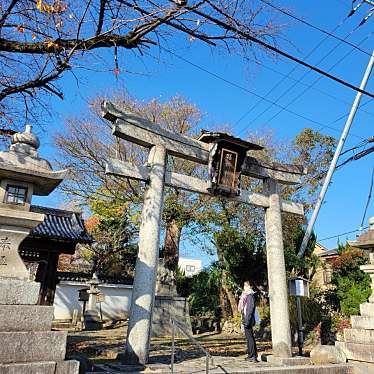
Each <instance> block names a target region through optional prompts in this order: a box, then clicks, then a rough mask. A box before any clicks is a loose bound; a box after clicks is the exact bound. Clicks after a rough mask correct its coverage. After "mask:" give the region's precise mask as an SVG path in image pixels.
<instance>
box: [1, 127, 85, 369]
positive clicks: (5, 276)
mask: <svg viewBox="0 0 374 374" xmlns="http://www.w3.org/2000/svg"><path fill="white" fill-rule="evenodd" d="M39 145H40V143H39V139H38V138H37V136H36V135H34V134H33V133H32V131H31V126H27V127H26V130H25V131H24V132H21V133H16V134H14V135H13V136H12V140H11V146H10V148H9V150H8V151H6V152H0V342H1V345H0V372H1V373H64V374H78V371H79V363H78V362H77V361H64V360H65V354H66V332H64V331H51V326H52V320H53V306H44V305H43V306H42V305H36V303H37V301H38V296H39V288H40V284H39V283H36V282H32V281H30V280H29V272H28V271H27V268H26V266H25V265H24V263H23V261H22V259H21V257H20V255H19V253H18V248H19V245H20V243H21V242H22V241H23V240H24V239H25V238H26V237H27V236H28V235H29V233H30V231H31V230H32V229H33V228H35V227H36V226H37V225H38V224H40V223H41V222H43V220H44V214H40V213H35V212H31V211H30V205H31V199H32V196H33V195H40V196H47V195H49V194H50V193H51V192H52V191H53V190H54V189H55V188H56V187H57V186H58V185H59V184H60V183H61V182H62V180H63V179H64V177H65V175H66V171H65V170H64V171H53V170H52V167H51V165H50V163H49V162H48V161H46V160H44V159H42V158H41V157H40V156H39V155H38V148H39Z"/></svg>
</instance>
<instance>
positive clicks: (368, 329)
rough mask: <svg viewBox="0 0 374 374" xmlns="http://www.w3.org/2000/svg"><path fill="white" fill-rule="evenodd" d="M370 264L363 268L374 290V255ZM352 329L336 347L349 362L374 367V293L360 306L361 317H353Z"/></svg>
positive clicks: (345, 333)
mask: <svg viewBox="0 0 374 374" xmlns="http://www.w3.org/2000/svg"><path fill="white" fill-rule="evenodd" d="M370 262H371V263H370V264H369V265H363V266H361V267H360V268H361V270H363V271H364V272H365V273H367V274H369V275H370V277H371V280H372V285H371V287H372V289H373V290H374V254H373V253H370ZM351 324H352V328H351V329H345V330H344V336H343V340H342V341H339V342H336V343H335V345H336V346H337V347H338V348H339V349H341V350H342V351H343V352H344V353H345V355H346V356H347V359H348V361H352V362H363V363H368V364H371V365H374V291H373V293H372V295H371V296H370V298H369V302H368V303H364V304H361V305H360V315H359V316H351Z"/></svg>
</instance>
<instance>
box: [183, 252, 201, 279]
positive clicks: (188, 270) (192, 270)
mask: <svg viewBox="0 0 374 374" xmlns="http://www.w3.org/2000/svg"><path fill="white" fill-rule="evenodd" d="M178 266H179V268H180V269H181V270H182V271H184V274H185V275H186V276H187V277H192V276H193V275H195V274H198V273H200V271H201V269H202V262H201V260H196V259H192V258H183V257H180V258H179V261H178Z"/></svg>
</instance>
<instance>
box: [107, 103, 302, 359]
mask: <svg viewBox="0 0 374 374" xmlns="http://www.w3.org/2000/svg"><path fill="white" fill-rule="evenodd" d="M102 115H103V117H104V118H106V119H108V120H110V121H111V122H113V134H114V135H115V136H117V137H120V138H122V139H125V140H128V141H130V142H132V143H135V144H138V145H141V146H143V147H146V148H148V149H150V152H149V157H148V162H147V165H146V166H137V165H133V164H131V163H128V162H124V161H120V160H117V159H112V160H110V161H109V162H108V163H107V166H106V172H107V173H108V174H111V175H116V176H122V177H127V178H130V179H136V180H140V181H144V182H146V183H147V185H148V188H147V189H146V192H145V195H144V205H143V211H142V222H141V227H140V232H139V251H138V257H137V262H136V268H135V279H134V287H133V293H132V303H131V310H130V317H129V326H128V333H127V341H126V360H127V362H128V363H141V364H145V363H147V361H148V355H149V345H150V335H151V325H152V308H153V302H154V297H155V284H156V274H157V264H158V251H159V240H160V222H161V215H162V204H163V195H164V186H165V185H167V186H171V187H176V188H180V189H183V190H186V191H191V192H197V193H202V194H208V195H209V194H210V192H209V191H208V188H209V181H205V180H202V179H199V178H194V177H190V176H187V175H183V174H178V173H173V172H171V173H170V172H167V171H166V165H167V156H168V155H171V156H176V157H179V158H183V159H186V160H190V161H194V162H197V163H199V164H203V165H208V164H209V161H210V157H211V156H210V152H211V149H212V146H213V145H212V144H207V143H203V142H201V141H198V140H195V139H192V138H190V137H187V136H184V135H181V134H176V133H173V132H171V131H169V130H166V129H164V128H162V127H160V126H159V125H157V124H155V123H151V122H149V121H147V120H145V119H142V118H139V117H137V116H135V115H134V114H132V113H129V112H126V111H123V110H121V109H120V108H118V107H116V106H115V105H114V104H112V103H111V102H107V101H106V102H104V103H103V104H102ZM241 173H242V174H244V175H247V176H250V177H254V178H258V179H262V180H263V181H264V192H263V193H252V192H249V191H242V192H241V194H240V195H239V196H231V197H228V198H230V199H232V200H236V201H239V202H241V203H244V204H251V205H254V206H257V207H262V208H264V209H265V211H266V214H265V229H266V250H267V267H268V283H269V298H270V317H271V325H272V345H273V354H274V355H275V356H277V357H291V332H290V322H289V312H288V293H287V279H286V271H285V261H284V253H283V236H282V220H281V212H287V213H293V214H297V215H303V214H304V211H303V206H302V205H301V204H298V203H294V202H291V201H284V200H281V198H280V184H297V183H299V180H300V177H301V176H302V175H303V174H304V173H305V172H304V170H303V168H302V167H300V166H297V165H285V164H278V163H264V162H262V161H259V160H257V159H256V158H254V157H250V156H246V158H245V160H244V163H243V166H242V171H241Z"/></svg>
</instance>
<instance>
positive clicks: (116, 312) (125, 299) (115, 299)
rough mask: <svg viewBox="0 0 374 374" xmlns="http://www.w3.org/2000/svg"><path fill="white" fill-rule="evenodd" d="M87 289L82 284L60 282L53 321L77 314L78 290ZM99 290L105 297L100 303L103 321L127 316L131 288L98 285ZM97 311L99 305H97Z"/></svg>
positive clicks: (80, 306) (118, 285)
mask: <svg viewBox="0 0 374 374" xmlns="http://www.w3.org/2000/svg"><path fill="white" fill-rule="evenodd" d="M82 288H87V284H86V283H84V282H70V281H61V282H60V283H59V284H58V285H57V287H56V294H55V301H54V304H53V306H54V307H55V311H54V318H55V320H69V319H71V318H72V316H73V310H74V309H77V310H78V311H79V312H80V311H81V309H82V302H81V301H78V290H80V289H82ZM99 289H100V291H101V293H103V294H104V295H105V301H104V302H102V303H101V310H102V313H103V319H104V320H120V319H125V318H127V316H128V313H129V310H130V305H131V293H132V286H128V285H123V284H100V285H99ZM97 306H98V309H99V306H100V304H99V303H98V304H97Z"/></svg>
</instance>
